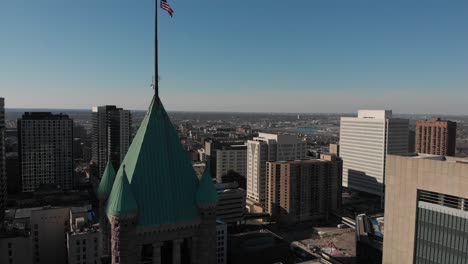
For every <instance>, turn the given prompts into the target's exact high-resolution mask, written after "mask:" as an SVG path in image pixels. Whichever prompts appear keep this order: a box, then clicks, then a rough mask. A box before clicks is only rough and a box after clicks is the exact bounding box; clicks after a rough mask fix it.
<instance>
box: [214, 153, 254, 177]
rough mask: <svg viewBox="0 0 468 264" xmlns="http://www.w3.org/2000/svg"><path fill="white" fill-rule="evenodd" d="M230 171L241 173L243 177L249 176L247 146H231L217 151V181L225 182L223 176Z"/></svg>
mask: <svg viewBox="0 0 468 264" xmlns="http://www.w3.org/2000/svg"><path fill="white" fill-rule="evenodd" d="M230 170H232V171H234V172H237V173H239V174H240V176H242V177H246V176H247V146H246V145H231V146H229V147H223V148H222V149H218V150H216V181H217V182H223V181H222V178H223V176H225V175H226V174H227V173H228V171H230Z"/></svg>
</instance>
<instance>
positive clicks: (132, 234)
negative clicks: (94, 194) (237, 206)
mask: <svg viewBox="0 0 468 264" xmlns="http://www.w3.org/2000/svg"><path fill="white" fill-rule="evenodd" d="M111 168H112V166H111V165H110V164H108V166H107V168H106V171H105V173H104V175H103V177H102V179H101V183H100V186H99V191H98V193H99V199H100V205H101V208H100V214H101V215H102V216H104V217H101V218H100V221H101V223H100V225H101V226H102V228H101V229H102V242H103V243H104V244H105V245H106V246H104V245H103V247H102V248H103V252H102V253H103V255H104V256H106V257H105V258H104V261H106V260H107V261H108V262H109V263H112V264H126V263H128V264H130V263H132V264H133V263H173V264H181V263H192V264H207V263H215V262H216V204H217V201H218V196H217V192H216V189H215V187H214V184H213V181H212V177H211V171H210V166H207V167H206V170H205V172H204V173H203V175H202V177H201V179H198V177H197V176H196V174H195V172H194V170H193V167H192V165H191V162H190V160H189V159H188V157H187V155H186V153H185V151H184V149H183V146H182V145H181V143H180V141H179V138H178V135H177V132H176V130H175V129H174V126H173V125H172V124H171V122H170V120H169V117H168V115H167V113H166V111H165V110H164V107H163V105H162V103H161V101H160V100H159V98H157V97H155V98H154V99H153V102H152V103H151V106H150V108H149V110H148V112H147V114H146V115H145V117H144V119H143V121H142V123H141V126H140V128H139V130H138V132H137V134H136V136H135V138H134V140H133V142H132V144H131V145H130V148H129V150H128V152H127V155H126V156H125V158H124V160H123V161H122V165H121V166H120V168H119V169H118V171H117V172H115V171H113V169H111Z"/></svg>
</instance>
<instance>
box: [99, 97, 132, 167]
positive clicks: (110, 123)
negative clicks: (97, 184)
mask: <svg viewBox="0 0 468 264" xmlns="http://www.w3.org/2000/svg"><path fill="white" fill-rule="evenodd" d="M131 140H132V114H131V113H130V111H129V110H124V109H122V108H117V107H116V106H115V105H105V106H95V107H93V130H92V146H91V152H92V161H93V162H94V163H95V164H96V165H97V169H98V170H97V173H98V175H99V176H101V175H102V174H103V173H104V169H105V167H106V164H107V161H108V160H111V161H112V164H113V165H114V166H115V167H116V168H118V167H119V166H120V163H121V162H122V160H123V158H124V157H125V154H126V153H127V150H128V148H129V146H130V142H131Z"/></svg>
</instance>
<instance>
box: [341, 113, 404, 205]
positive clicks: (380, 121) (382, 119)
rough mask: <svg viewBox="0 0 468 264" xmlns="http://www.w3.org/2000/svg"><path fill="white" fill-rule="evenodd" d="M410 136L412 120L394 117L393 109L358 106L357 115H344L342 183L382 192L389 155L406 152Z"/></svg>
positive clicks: (378, 193)
mask: <svg viewBox="0 0 468 264" xmlns="http://www.w3.org/2000/svg"><path fill="white" fill-rule="evenodd" d="M408 140H409V120H408V119H401V118H393V117H392V111H391V110H359V112H358V117H342V118H341V126H340V157H341V158H342V159H343V186H345V187H349V188H351V189H354V190H358V191H363V192H367V193H371V194H375V195H379V196H383V195H384V190H385V185H384V184H385V162H386V155H387V154H400V153H407V152H408Z"/></svg>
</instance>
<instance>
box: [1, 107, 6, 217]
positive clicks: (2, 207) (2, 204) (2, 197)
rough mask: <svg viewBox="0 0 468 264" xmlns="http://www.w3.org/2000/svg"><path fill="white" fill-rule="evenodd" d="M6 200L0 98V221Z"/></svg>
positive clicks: (2, 119)
mask: <svg viewBox="0 0 468 264" xmlns="http://www.w3.org/2000/svg"><path fill="white" fill-rule="evenodd" d="M6 200H7V177H6V158H5V99H4V98H0V223H1V222H2V219H3V217H4V214H5V209H6Z"/></svg>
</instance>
